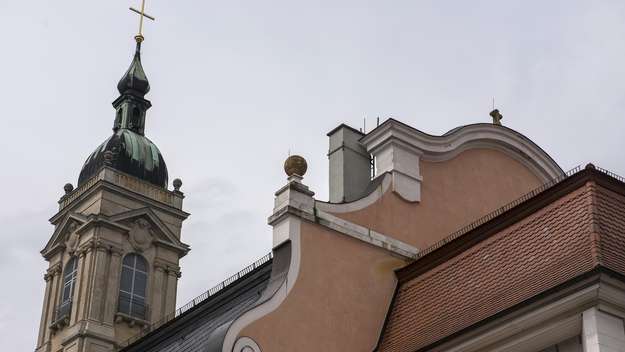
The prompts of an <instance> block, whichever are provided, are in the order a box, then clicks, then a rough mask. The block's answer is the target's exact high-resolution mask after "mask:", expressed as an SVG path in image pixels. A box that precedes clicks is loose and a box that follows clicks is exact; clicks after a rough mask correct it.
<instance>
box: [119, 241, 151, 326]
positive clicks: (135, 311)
mask: <svg viewBox="0 0 625 352" xmlns="http://www.w3.org/2000/svg"><path fill="white" fill-rule="evenodd" d="M147 283H148V265H147V262H146V261H145V259H143V257H142V256H140V255H137V254H134V253H131V254H128V255H126V256H125V257H124V261H123V264H122V275H121V281H120V285H119V304H118V311H119V312H120V313H123V314H126V315H129V316H131V317H135V318H139V319H143V320H145V319H146V316H147V305H146V297H145V294H146V286H147Z"/></svg>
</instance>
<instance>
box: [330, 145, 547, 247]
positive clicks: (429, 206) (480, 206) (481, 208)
mask: <svg viewBox="0 0 625 352" xmlns="http://www.w3.org/2000/svg"><path fill="white" fill-rule="evenodd" d="M420 170H421V175H422V177H423V181H422V185H421V201H420V202H413V203H411V202H407V201H405V200H403V199H402V198H401V197H400V196H398V195H397V194H395V193H393V192H391V191H388V192H386V193H385V194H384V195H383V196H382V197H381V199H380V200H378V201H377V202H375V203H374V204H372V205H371V206H369V207H367V208H364V209H361V210H357V211H353V212H347V213H335V214H334V215H336V216H338V217H340V218H343V219H345V220H348V221H351V222H354V223H357V224H359V225H362V226H365V227H368V228H371V229H373V230H375V231H378V232H381V233H383V234H385V235H388V236H392V237H395V238H396V239H398V240H401V241H404V242H406V243H408V244H410V245H413V246H416V247H417V248H421V249H423V248H426V247H428V246H430V245H432V244H433V243H435V242H437V241H439V240H441V239H442V238H444V237H446V236H448V235H449V234H451V233H452V232H454V231H455V230H458V229H460V228H461V227H463V226H464V225H467V224H469V223H471V222H473V221H475V220H477V219H478V218H480V217H482V216H484V215H486V214H488V213H489V212H491V211H493V210H496V209H497V208H499V207H501V206H503V205H505V204H507V203H509V202H511V201H513V200H515V199H517V198H518V197H520V196H521V195H523V194H525V193H527V192H529V191H531V190H532V189H534V188H537V187H538V186H540V185H541V184H542V182H541V181H540V179H539V178H538V177H537V176H536V175H534V174H533V173H532V171H531V170H530V169H528V168H527V167H525V166H524V165H523V164H521V163H520V162H518V161H517V160H515V159H513V158H511V157H509V156H507V155H506V154H504V153H503V152H500V151H497V150H490V149H471V150H467V151H465V152H462V153H460V154H458V155H457V156H456V157H454V158H452V159H450V160H446V161H441V162H427V161H421V162H420Z"/></svg>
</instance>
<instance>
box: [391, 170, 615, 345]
mask: <svg viewBox="0 0 625 352" xmlns="http://www.w3.org/2000/svg"><path fill="white" fill-rule="evenodd" d="M624 194H625V184H624V183H622V182H620V181H617V180H616V179H614V178H611V177H609V176H607V175H605V174H603V173H601V172H599V171H597V170H594V169H586V170H583V171H581V172H579V173H577V174H575V175H573V176H571V177H569V178H567V179H565V180H564V181H562V182H560V183H558V184H557V185H555V186H553V187H551V188H549V189H548V190H546V191H544V192H542V193H540V194H538V195H537V196H535V197H533V198H531V199H529V200H528V201H526V202H524V203H522V204H521V205H519V206H517V207H515V208H512V209H510V210H508V211H506V212H505V213H503V214H502V215H501V216H499V217H497V218H494V219H492V220H491V221H489V222H487V223H485V224H483V225H481V226H479V227H477V228H476V229H474V230H473V231H470V232H469V233H466V234H464V235H462V236H460V237H457V238H455V239H453V240H452V241H450V242H449V243H447V244H445V245H443V246H441V247H440V248H436V249H434V250H430V251H428V254H427V255H425V256H424V257H422V258H419V259H418V260H417V261H415V262H414V263H412V264H410V265H409V266H407V267H406V268H403V269H401V270H400V271H398V273H397V274H398V278H399V281H400V282H399V285H398V288H397V292H396V296H395V299H394V301H393V305H392V307H391V309H390V311H389V313H388V317H387V322H386V325H385V328H384V331H383V333H382V336H381V340H380V345H379V351H417V350H421V349H424V348H426V347H427V346H430V345H432V344H434V343H437V342H438V341H440V340H441V339H443V338H445V337H448V336H450V335H452V334H454V333H457V332H459V331H461V330H463V329H465V328H469V327H471V326H472V325H474V324H476V323H478V322H481V321H483V320H485V319H487V318H489V317H492V316H493V315H495V314H497V313H500V312H502V311H504V310H506V309H509V308H511V307H514V306H515V305H518V304H520V303H522V302H524V301H526V300H528V299H531V298H532V297H535V296H536V295H538V294H540V293H542V292H545V291H547V290H549V289H551V288H554V287H556V286H558V285H560V284H563V283H565V282H567V281H569V280H572V279H574V278H576V277H578V276H580V275H581V274H583V273H586V272H589V271H591V270H593V269H594V268H596V267H598V266H604V267H606V268H609V269H612V270H614V271H617V272H620V273H623V274H625V241H624V240H625V238H624V237H625V196H623V195H624Z"/></svg>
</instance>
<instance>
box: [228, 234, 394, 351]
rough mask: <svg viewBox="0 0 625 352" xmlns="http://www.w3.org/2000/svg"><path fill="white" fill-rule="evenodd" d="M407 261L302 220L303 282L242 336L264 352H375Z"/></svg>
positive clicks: (301, 266) (253, 323) (297, 283)
mask: <svg viewBox="0 0 625 352" xmlns="http://www.w3.org/2000/svg"><path fill="white" fill-rule="evenodd" d="M405 264H406V262H405V261H404V260H402V259H399V258H397V257H393V256H392V255H391V253H390V252H388V251H386V250H384V249H381V248H377V247H373V246H371V245H369V244H366V243H364V242H362V241H359V240H357V239H354V238H351V237H348V236H345V235H342V234H339V233H336V232H334V231H332V230H329V229H326V228H324V227H321V226H319V225H316V224H312V223H308V222H302V227H301V261H300V271H299V275H298V279H297V281H296V282H295V285H294V287H293V289H292V290H291V291H290V293H289V295H288V296H287V297H286V299H285V301H284V302H282V304H281V305H280V306H279V307H278V308H277V309H276V310H274V311H273V312H271V313H269V314H268V315H266V316H264V317H262V318H261V319H259V320H256V321H254V322H252V323H251V324H250V325H249V326H247V327H245V328H244V329H243V330H242V331H241V333H240V334H239V336H249V337H251V338H252V339H253V340H254V341H256V343H258V345H259V346H260V348H261V349H262V350H263V351H302V352H305V351H371V350H372V349H373V348H374V346H375V344H376V343H377V338H378V336H379V334H380V331H381V329H382V325H383V323H384V317H385V315H386V311H387V309H388V307H389V305H390V301H391V299H392V296H393V292H394V288H395V285H396V278H395V274H394V271H393V270H394V269H397V268H399V267H402V266H404V265H405Z"/></svg>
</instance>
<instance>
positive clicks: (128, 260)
mask: <svg viewBox="0 0 625 352" xmlns="http://www.w3.org/2000/svg"><path fill="white" fill-rule="evenodd" d="M124 265H127V266H132V267H134V266H135V255H134V254H128V255H127V256H126V257H124Z"/></svg>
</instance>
